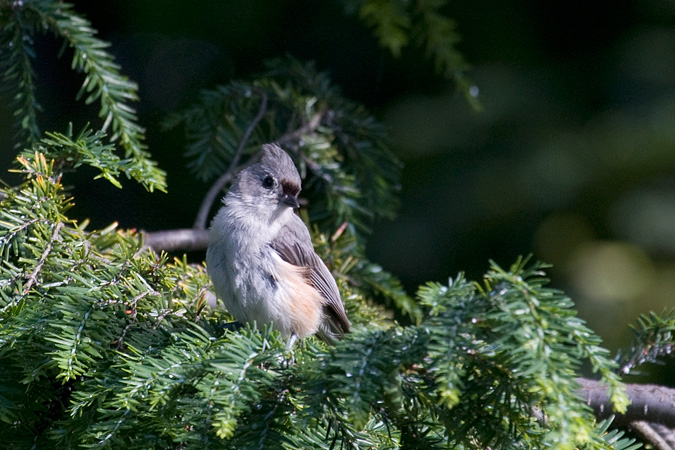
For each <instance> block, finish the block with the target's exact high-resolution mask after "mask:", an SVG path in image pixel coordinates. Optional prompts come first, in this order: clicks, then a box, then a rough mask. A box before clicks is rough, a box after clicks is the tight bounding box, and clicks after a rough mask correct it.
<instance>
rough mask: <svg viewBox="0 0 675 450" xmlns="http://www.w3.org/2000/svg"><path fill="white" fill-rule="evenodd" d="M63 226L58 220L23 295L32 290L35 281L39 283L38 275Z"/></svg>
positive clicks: (29, 276)
mask: <svg viewBox="0 0 675 450" xmlns="http://www.w3.org/2000/svg"><path fill="white" fill-rule="evenodd" d="M61 228H63V222H58V223H57V224H56V226H55V227H54V232H53V233H52V237H51V239H50V240H49V242H47V245H46V246H45V249H44V252H42V256H40V260H39V261H38V263H37V265H36V266H35V269H33V272H31V274H30V275H28V283H26V286H25V287H24V288H23V295H26V294H28V292H30V290H31V288H32V287H33V285H34V284H35V283H37V276H38V274H39V273H40V271H41V270H42V267H43V266H44V265H45V261H47V257H48V256H49V254H50V253H51V251H52V247H53V246H54V242H56V241H57V240H58V239H59V231H61Z"/></svg>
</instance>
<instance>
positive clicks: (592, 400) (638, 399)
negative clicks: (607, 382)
mask: <svg viewBox="0 0 675 450" xmlns="http://www.w3.org/2000/svg"><path fill="white" fill-rule="evenodd" d="M577 382H578V383H579V384H580V385H581V389H580V391H579V393H580V394H581V396H582V398H583V399H584V400H585V401H586V403H587V404H588V405H589V406H590V407H591V408H593V411H594V412H595V416H596V417H597V418H598V419H600V420H602V419H606V418H608V417H611V416H613V415H614V416H615V418H614V422H612V425H614V426H618V427H628V426H631V424H632V423H633V422H642V421H645V422H651V423H659V424H662V425H665V426H667V427H668V428H675V389H673V388H668V387H665V386H658V385H654V384H627V385H626V393H627V394H628V398H629V399H630V401H631V404H630V405H629V406H628V409H627V410H626V413H625V414H619V413H617V412H616V411H614V408H612V404H611V402H610V401H609V396H608V395H607V386H604V385H602V384H601V383H600V382H599V381H595V380H589V379H586V378H578V379H577Z"/></svg>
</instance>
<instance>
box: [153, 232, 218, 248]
mask: <svg viewBox="0 0 675 450" xmlns="http://www.w3.org/2000/svg"><path fill="white" fill-rule="evenodd" d="M143 243H144V245H145V246H147V247H150V248H152V249H153V250H155V251H160V250H164V251H167V252H171V251H197V250H204V249H206V246H207V245H208V243H209V233H208V231H206V230H205V229H201V230H199V229H196V228H182V229H178V230H163V231H152V232H145V231H144V232H143Z"/></svg>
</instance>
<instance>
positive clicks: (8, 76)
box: [0, 5, 41, 147]
mask: <svg viewBox="0 0 675 450" xmlns="http://www.w3.org/2000/svg"><path fill="white" fill-rule="evenodd" d="M1 8H2V10H3V11H2V15H3V16H4V15H5V14H7V15H8V16H9V17H8V18H7V20H6V21H4V23H5V25H4V29H3V30H2V33H0V36H1V38H0V55H1V56H2V58H1V59H0V70H1V71H2V72H3V74H2V76H3V78H2V80H3V87H2V90H3V91H6V92H7V93H9V94H10V95H12V94H13V99H12V102H11V104H12V106H14V108H15V110H14V116H15V117H16V119H17V125H18V128H19V132H18V136H17V139H16V144H15V146H16V147H20V146H23V145H25V144H28V146H30V145H32V144H33V143H34V142H36V141H37V140H38V139H39V137H40V129H39V127H38V124H37V113H38V111H40V109H41V108H40V105H39V104H38V102H37V99H36V97H35V83H34V78H35V74H34V73H33V68H32V66H31V59H33V58H35V52H34V50H33V48H32V46H31V44H32V41H31V40H30V38H29V37H28V34H29V32H30V31H31V30H30V27H27V26H26V24H25V23H24V18H23V11H22V8H20V7H19V8H15V7H13V6H12V7H8V6H6V5H4V6H2V7H1ZM29 22H30V21H29Z"/></svg>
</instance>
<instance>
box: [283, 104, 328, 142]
mask: <svg viewBox="0 0 675 450" xmlns="http://www.w3.org/2000/svg"><path fill="white" fill-rule="evenodd" d="M324 113H325V109H321V110H320V111H319V112H317V113H316V114H314V115H313V116H312V118H311V119H309V122H307V123H306V124H305V125H303V126H301V127H300V128H298V129H297V130H293V131H290V132H288V133H286V134H284V135H282V136H281V137H279V139H277V140H276V142H277V143H278V144H279V145H284V144H288V143H289V142H293V141H295V140H297V139H300V138H301V137H302V136H304V135H305V134H309V133H312V132H313V131H314V130H316V129H317V128H318V127H319V124H321V119H323V115H324Z"/></svg>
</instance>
